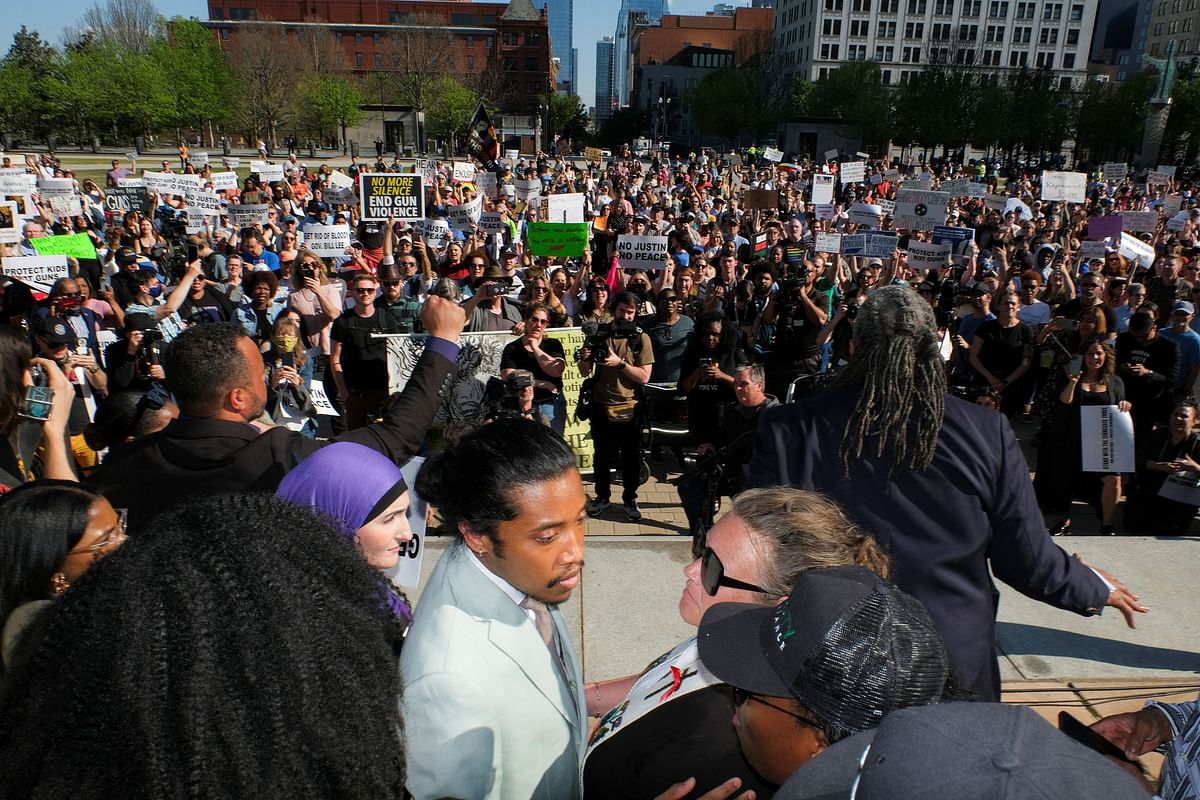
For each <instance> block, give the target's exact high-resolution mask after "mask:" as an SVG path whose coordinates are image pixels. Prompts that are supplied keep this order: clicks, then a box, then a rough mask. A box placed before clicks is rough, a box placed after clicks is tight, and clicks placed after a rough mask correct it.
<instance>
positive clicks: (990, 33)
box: [987, 25, 1004, 44]
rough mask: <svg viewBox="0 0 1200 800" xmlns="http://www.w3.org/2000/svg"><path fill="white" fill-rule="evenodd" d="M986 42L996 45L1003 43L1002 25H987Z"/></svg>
mask: <svg viewBox="0 0 1200 800" xmlns="http://www.w3.org/2000/svg"><path fill="white" fill-rule="evenodd" d="M987 40H988V41H989V42H995V43H996V44H1003V43H1004V26H1003V25H988V26H987Z"/></svg>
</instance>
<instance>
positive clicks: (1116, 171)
mask: <svg viewBox="0 0 1200 800" xmlns="http://www.w3.org/2000/svg"><path fill="white" fill-rule="evenodd" d="M1100 171H1101V172H1103V173H1104V180H1106V181H1119V180H1121V179H1122V178H1124V177H1125V176H1126V175H1128V174H1129V165H1128V164H1126V163H1124V162H1121V161H1106V162H1104V166H1103V167H1101V168H1100Z"/></svg>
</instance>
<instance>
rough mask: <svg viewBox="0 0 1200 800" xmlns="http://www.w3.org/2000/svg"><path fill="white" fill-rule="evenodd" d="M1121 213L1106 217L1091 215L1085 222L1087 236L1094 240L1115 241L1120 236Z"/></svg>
mask: <svg viewBox="0 0 1200 800" xmlns="http://www.w3.org/2000/svg"><path fill="white" fill-rule="evenodd" d="M1121 224H1122V220H1121V215H1120V214H1111V215H1109V216H1107V217H1092V218H1091V219H1089V220H1088V222H1087V238H1089V239H1092V240H1094V241H1098V240H1100V239H1111V240H1112V241H1114V242H1116V241H1118V240H1119V239H1120V238H1121Z"/></svg>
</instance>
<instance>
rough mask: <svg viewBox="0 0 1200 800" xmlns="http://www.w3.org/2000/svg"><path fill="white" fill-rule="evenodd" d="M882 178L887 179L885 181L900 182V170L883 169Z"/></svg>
mask: <svg viewBox="0 0 1200 800" xmlns="http://www.w3.org/2000/svg"><path fill="white" fill-rule="evenodd" d="M883 177H884V178H886V179H887V180H889V181H896V180H900V170H898V169H885V170H884V171H883Z"/></svg>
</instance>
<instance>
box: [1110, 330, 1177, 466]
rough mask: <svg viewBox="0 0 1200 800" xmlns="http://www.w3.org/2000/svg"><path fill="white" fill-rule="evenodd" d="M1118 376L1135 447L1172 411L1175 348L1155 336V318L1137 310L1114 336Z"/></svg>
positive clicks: (1156, 334) (1165, 338) (1156, 331)
mask: <svg viewBox="0 0 1200 800" xmlns="http://www.w3.org/2000/svg"><path fill="white" fill-rule="evenodd" d="M1116 349H1117V373H1118V374H1119V375H1120V376H1121V380H1123V381H1124V382H1125V396H1126V399H1127V400H1129V402H1130V403H1132V404H1133V411H1132V413H1133V434H1134V441H1135V442H1137V444H1138V446H1139V447H1140V446H1141V443H1142V442H1144V441H1146V437H1147V436H1149V435H1150V431H1151V429H1153V427H1154V424H1155V423H1156V422H1166V420H1167V415H1168V414H1169V413H1170V412H1171V399H1172V398H1171V390H1172V389H1173V388H1174V387H1175V379H1176V376H1177V373H1178V369H1179V363H1178V361H1179V359H1178V348H1177V347H1176V345H1175V343H1174V342H1172V341H1171V340H1170V339H1168V338H1167V337H1165V336H1159V335H1158V325H1157V324H1155V322H1154V317H1153V315H1151V314H1150V313H1148V312H1146V311H1138V312H1136V313H1134V314H1133V315H1132V316H1130V317H1129V330H1128V331H1126V332H1125V333H1122V334H1121V335H1120V336H1118V337H1117V348H1116Z"/></svg>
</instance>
